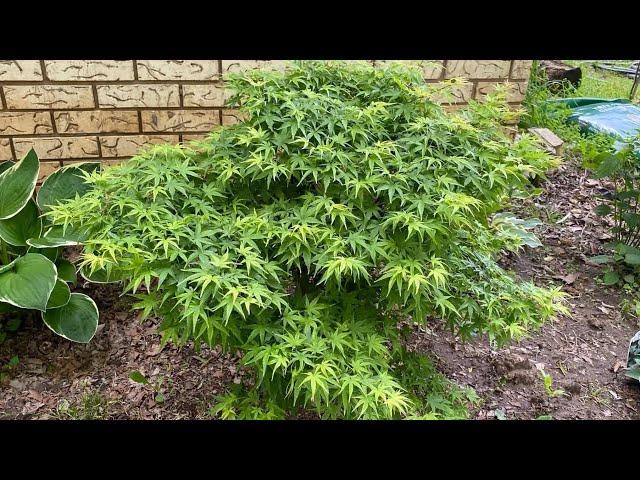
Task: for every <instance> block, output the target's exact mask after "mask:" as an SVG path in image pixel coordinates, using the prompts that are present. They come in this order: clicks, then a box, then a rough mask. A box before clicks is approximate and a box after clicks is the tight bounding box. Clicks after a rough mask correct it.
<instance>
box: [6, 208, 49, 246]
mask: <svg viewBox="0 0 640 480" xmlns="http://www.w3.org/2000/svg"><path fill="white" fill-rule="evenodd" d="M41 233H42V219H41V218H40V217H39V213H38V207H37V206H36V202H34V201H33V200H31V199H30V200H29V201H28V202H27V204H26V205H25V206H24V208H23V209H22V210H20V211H19V212H18V213H17V214H16V215H14V216H13V217H11V218H7V219H6V220H0V238H2V240H4V241H5V242H7V243H8V244H9V245H14V246H16V247H26V246H27V239H29V238H31V237H39V236H40V234H41Z"/></svg>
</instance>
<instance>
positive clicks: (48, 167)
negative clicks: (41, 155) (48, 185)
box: [37, 161, 60, 183]
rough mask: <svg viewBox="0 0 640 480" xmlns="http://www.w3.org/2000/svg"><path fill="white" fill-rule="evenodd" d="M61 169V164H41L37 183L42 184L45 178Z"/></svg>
mask: <svg viewBox="0 0 640 480" xmlns="http://www.w3.org/2000/svg"><path fill="white" fill-rule="evenodd" d="M59 168H60V162H59V161H57V162H40V171H39V172H38V180H37V183H42V182H43V180H44V179H45V178H47V177H48V176H49V175H51V174H52V173H53V172H55V171H56V170H58V169H59Z"/></svg>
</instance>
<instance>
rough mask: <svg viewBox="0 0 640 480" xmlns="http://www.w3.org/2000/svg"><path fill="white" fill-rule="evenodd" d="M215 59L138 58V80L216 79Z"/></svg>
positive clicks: (216, 64)
mask: <svg viewBox="0 0 640 480" xmlns="http://www.w3.org/2000/svg"><path fill="white" fill-rule="evenodd" d="M219 76H220V72H219V71H218V61H217V60H138V79H139V80H216V79H218V78H219Z"/></svg>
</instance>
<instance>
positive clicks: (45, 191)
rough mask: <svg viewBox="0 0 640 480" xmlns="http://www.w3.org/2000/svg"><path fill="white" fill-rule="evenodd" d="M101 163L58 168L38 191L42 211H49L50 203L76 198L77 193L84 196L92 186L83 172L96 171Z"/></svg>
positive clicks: (38, 200) (55, 203)
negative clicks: (85, 178) (86, 180)
mask: <svg viewBox="0 0 640 480" xmlns="http://www.w3.org/2000/svg"><path fill="white" fill-rule="evenodd" d="M99 168H100V163H97V162H83V163H77V164H73V165H67V166H65V167H62V168H60V169H59V170H56V171H55V172H53V173H52V174H51V175H49V176H48V177H47V178H46V180H45V181H44V182H43V183H42V187H40V190H39V191H38V196H37V199H36V201H37V203H38V207H40V210H42V212H47V211H48V210H49V206H50V205H57V204H58V203H59V202H61V201H63V200H67V199H71V198H74V197H75V196H76V194H78V195H80V196H82V195H83V194H85V193H86V192H87V191H88V190H89V189H90V188H91V186H90V185H89V184H87V183H86V182H85V181H84V178H83V176H82V175H83V173H91V172H95V171H96V170H98V169H99Z"/></svg>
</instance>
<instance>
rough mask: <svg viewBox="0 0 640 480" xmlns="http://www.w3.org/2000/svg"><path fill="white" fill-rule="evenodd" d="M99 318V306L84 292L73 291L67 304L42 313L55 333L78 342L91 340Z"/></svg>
mask: <svg viewBox="0 0 640 480" xmlns="http://www.w3.org/2000/svg"><path fill="white" fill-rule="evenodd" d="M98 318H99V313H98V307H97V306H96V304H95V302H94V301H93V300H92V299H91V298H90V297H88V296H87V295H85V294H83V293H72V294H71V296H70V298H69V301H68V303H67V304H66V305H64V306H62V307H60V308H53V309H49V310H47V311H46V312H43V313H42V320H43V321H44V323H45V324H46V325H47V327H49V328H50V329H51V330H52V331H53V332H54V333H56V334H58V335H60V336H61V337H64V338H66V339H67V340H71V341H72V342H78V343H88V342H89V341H91V339H92V338H93V336H94V335H95V333H96V330H97V329H98Z"/></svg>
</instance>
